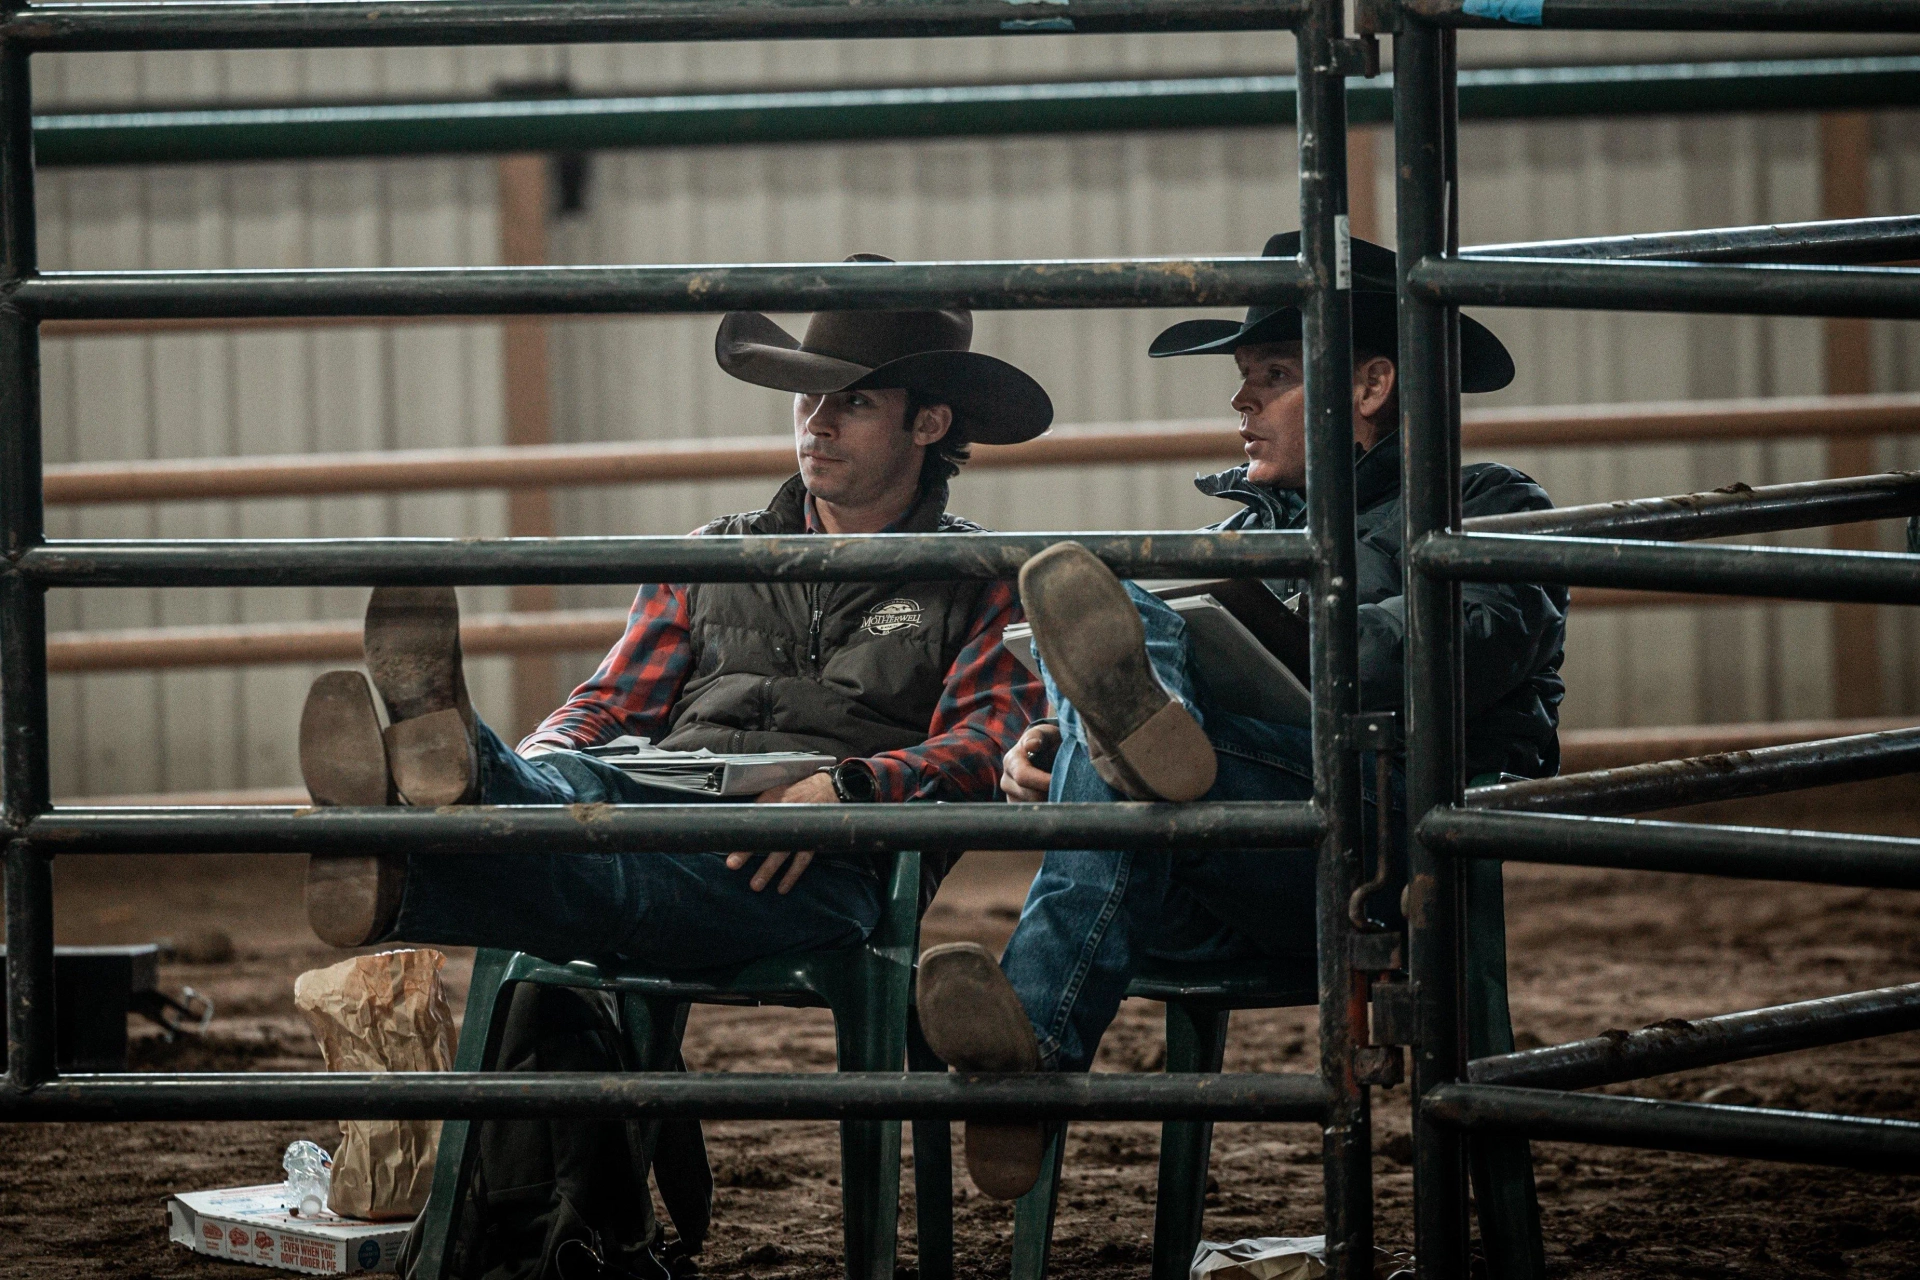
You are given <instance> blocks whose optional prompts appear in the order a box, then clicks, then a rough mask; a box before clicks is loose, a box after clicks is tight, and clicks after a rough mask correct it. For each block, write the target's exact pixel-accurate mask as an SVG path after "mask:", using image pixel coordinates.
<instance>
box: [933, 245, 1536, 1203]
mask: <svg viewBox="0 0 1920 1280" xmlns="http://www.w3.org/2000/svg"><path fill="white" fill-rule="evenodd" d="M1298 251H1299V236H1298V234H1297V233H1294V234H1287V235H1279V236H1275V237H1273V239H1271V240H1269V241H1268V242H1267V247H1266V254H1267V256H1269V257H1275V256H1283V257H1292V256H1294V255H1295V254H1297V253H1298ZM1353 272H1354V286H1353V287H1354V294H1353V344H1354V361H1353V363H1354V369H1353V389H1352V393H1353V431H1354V440H1355V444H1356V451H1357V454H1358V457H1357V461H1356V463H1355V468H1354V487H1355V504H1356V508H1357V521H1356V524H1357V527H1356V533H1357V536H1358V562H1357V567H1358V571H1359V574H1358V591H1359V600H1360V607H1359V628H1360V696H1361V704H1362V705H1363V706H1364V707H1367V708H1369V709H1376V708H1387V707H1397V706H1399V705H1400V704H1401V701H1402V698H1403V686H1402V678H1403V656H1402V655H1403V644H1404V638H1405V628H1406V615H1405V609H1404V602H1403V599H1402V596H1401V558H1402V548H1401V500H1400V457H1399V435H1398V409H1397V403H1396V397H1395V388H1396V376H1395V373H1396V371H1395V360H1396V356H1397V351H1398V341H1397V334H1396V330H1395V301H1394V295H1393V288H1394V256H1393V254H1392V252H1390V251H1389V250H1386V249H1383V248H1381V247H1379V246H1378V245H1373V244H1368V243H1366V242H1364V241H1359V240H1356V241H1354V242H1353ZM1460 330H1461V333H1460V346H1461V385H1462V388H1463V389H1464V390H1466V391H1494V390H1498V389H1499V388H1500V387H1503V386H1505V385H1506V384H1507V383H1508V382H1509V381H1511V380H1512V378H1513V361H1512V359H1511V358H1510V357H1509V356H1508V354H1507V352H1506V349H1505V348H1504V347H1503V346H1501V344H1500V340H1499V339H1498V338H1496V337H1495V336H1494V335H1493V334H1492V333H1491V332H1489V331H1488V330H1487V329H1486V328H1485V327H1484V326H1482V325H1480V324H1479V323H1478V322H1476V321H1474V320H1471V319H1469V318H1467V317H1465V316H1462V317H1461V319H1460ZM1208 353H1211V354H1219V355H1230V356H1232V357H1233V359H1234V361H1235V363H1236V364H1237V365H1238V366H1239V371H1240V388H1239V390H1238V392H1237V393H1236V394H1235V395H1234V397H1233V407H1234V409H1235V410H1236V411H1237V412H1238V413H1239V415H1240V435H1241V437H1242V439H1243V440H1244V441H1245V448H1246V453H1247V462H1246V463H1245V464H1244V465H1242V466H1238V467H1235V468H1233V469H1232V470H1230V471H1226V472H1223V473H1221V474H1219V475H1215V476H1208V477H1205V478H1204V479H1201V480H1200V481H1199V482H1198V484H1199V487H1200V490H1201V491H1202V492H1203V493H1208V494H1213V495H1215V496H1218V497H1222V498H1227V499H1229V500H1231V501H1235V502H1239V503H1242V504H1244V505H1243V507H1242V509H1241V510H1240V511H1238V512H1236V513H1235V514H1234V515H1232V516H1230V517H1228V518H1227V519H1226V520H1223V521H1221V522H1220V523H1219V524H1217V525H1214V526H1212V528H1214V529H1289V528H1299V527H1302V526H1303V525H1304V524H1305V522H1306V500H1305V495H1304V494H1303V493H1302V489H1303V487H1304V485H1305V483H1306V433H1305V413H1304V409H1305V405H1304V386H1305V383H1304V369H1303V358H1304V352H1303V350H1302V336H1301V318H1300V312H1299V311H1298V309H1296V308H1291V307H1282V308H1274V307H1256V308H1254V309H1252V310H1250V311H1249V312H1248V313H1247V318H1246V320H1245V321H1244V322H1236V321H1232V320H1190V321H1187V322H1185V323H1183V324H1177V325H1175V326H1173V327H1172V328H1170V329H1168V330H1167V331H1166V332H1164V333H1162V334H1161V335H1160V336H1159V337H1158V338H1156V339H1155V340H1154V342H1153V345H1152V347H1151V348H1150V350H1149V354H1150V355H1153V356H1156V357H1159V356H1182V355H1199V354H1208ZM1461 496H1462V506H1463V510H1464V512H1465V514H1467V515H1469V516H1476V515H1491V514H1495V513H1500V512H1509V511H1527V510H1534V509H1537V508H1541V507H1547V506H1550V505H1552V504H1551V502H1550V500H1549V499H1548V497H1547V495H1546V493H1545V491H1543V490H1542V489H1541V488H1540V487H1539V486H1538V485H1536V484H1535V483H1534V482H1533V481H1532V480H1530V479H1528V478H1527V477H1526V476H1524V475H1522V474H1521V473H1520V472H1518V471H1515V470H1514V469H1513V468H1511V467H1504V466H1500V465H1498V464H1495V463H1476V464H1473V465H1471V466H1467V467H1464V468H1463V469H1462V473H1461ZM1267 585H1268V586H1269V587H1270V588H1271V589H1272V590H1273V591H1274V592H1275V593H1276V594H1277V595H1279V596H1280V598H1281V599H1283V600H1284V599H1286V598H1288V597H1290V596H1292V595H1294V594H1295V593H1296V592H1299V591H1301V590H1304V589H1305V587H1306V584H1305V583H1304V582H1270V583H1268V584H1267ZM1020 589H1021V598H1022V602H1023V604H1024V605H1025V607H1026V609H1027V615H1028V619H1029V621H1030V622H1031V623H1032V626H1033V631H1034V642H1035V644H1036V645H1037V647H1038V648H1039V651H1040V654H1041V658H1042V661H1043V665H1044V672H1045V675H1046V679H1047V685H1048V689H1047V692H1048V696H1049V699H1050V700H1051V702H1052V704H1053V707H1054V709H1055V712H1056V714H1057V715H1058V717H1059V722H1058V724H1057V725H1056V724H1045V723H1043V724H1036V725H1035V726H1033V727H1032V728H1029V729H1028V730H1027V732H1026V733H1025V734H1024V735H1023V736H1022V737H1021V740H1020V741H1019V742H1018V743H1016V744H1015V746H1014V749H1013V750H1012V751H1010V752H1008V753H1007V756H1006V759H1005V762H1004V773H1003V777H1002V782H1001V786H1002V789H1003V790H1004V791H1006V792H1007V794H1008V795H1010V796H1012V797H1013V798H1015V799H1019V800H1040V799H1046V798H1051V799H1053V800H1057V801H1101V800H1120V799H1134V800H1195V799H1200V798H1203V797H1204V798H1206V799H1210V800H1305V799H1309V798H1311V796H1312V794H1313V744H1312V737H1311V735H1310V734H1309V733H1308V731H1307V730H1306V729H1304V728H1300V727H1296V726H1291V725H1281V724H1273V723H1268V722H1265V721H1261V720H1256V719H1253V718H1251V717H1248V716H1245V715H1241V714H1236V709H1235V708H1233V707H1231V706H1228V705H1224V704H1223V703H1222V702H1220V701H1219V700H1216V699H1214V698H1212V697H1210V696H1209V694H1208V691H1207V689H1206V687H1205V683H1204V680H1202V679H1201V678H1200V677H1199V675H1198V674H1197V673H1196V672H1195V671H1194V670H1193V667H1192V663H1191V662H1190V658H1189V652H1188V648H1187V643H1186V637H1185V626H1184V624H1183V623H1182V622H1181V620H1180V618H1179V616H1178V615H1177V614H1176V613H1174V612H1173V610H1172V609H1170V608H1168V607H1167V605H1166V604H1164V603H1163V602H1161V601H1159V600H1158V599H1156V598H1154V597H1153V596H1151V595H1148V594H1147V593H1145V592H1143V591H1141V590H1140V589H1139V588H1137V587H1135V586H1133V585H1132V584H1125V583H1121V582H1120V581H1118V580H1117V579H1116V578H1115V577H1114V575H1113V574H1112V573H1111V572H1110V571H1108V569H1107V568H1106V566H1105V565H1103V564H1102V563H1101V562H1100V561H1099V560H1097V559H1096V558H1094V556H1093V555H1092V554H1091V553H1089V552H1088V551H1087V550H1086V549H1085V548H1083V547H1081V546H1079V545H1078V544H1077V543H1071V542H1067V543H1061V544H1058V545H1056V546H1053V547H1050V548H1048V549H1047V550H1046V551H1045V552H1043V553H1041V554H1040V555H1038V556H1035V557H1034V558H1033V559H1032V560H1030V561H1029V562H1028V563H1027V565H1026V567H1025V568H1024V569H1023V570H1022V572H1021V575H1020ZM1461 596H1462V604H1463V610H1464V615H1465V617H1464V621H1465V640H1466V652H1465V658H1466V703H1467V712H1468V715H1467V731H1466V733H1467V737H1466V759H1467V768H1468V771H1469V776H1472V775H1475V774H1480V773H1488V772H1507V773H1516V774H1523V775H1526V776H1529V777H1540V776H1546V775H1549V774H1552V773H1554V772H1555V771H1556V770H1557V769H1558V767H1559V746H1558V737H1557V726H1558V722H1559V704H1560V699H1561V694H1562V692H1563V689H1564V686H1563V685H1562V683H1561V680H1560V675H1559V667H1560V657H1561V647H1562V644H1563V640H1564V633H1565V614H1566V607H1567V594H1566V590H1565V589H1564V588H1562V587H1546V586H1532V585H1520V584H1502V583H1484V584H1483V583H1466V584H1462V588H1461ZM1396 786H1397V780H1396ZM1377 800H1378V797H1376V796H1374V795H1372V794H1371V793H1369V794H1368V795H1367V797H1366V802H1367V804H1368V806H1369V808H1371V806H1372V805H1373V804H1374V803H1375V802H1376V801H1377ZM1388 803H1389V804H1390V805H1396V804H1397V802H1396V801H1395V799H1394V798H1393V797H1388ZM1372 826H1373V824H1372V823H1371V822H1369V823H1368V829H1369V830H1371V829H1372ZM1314 866H1315V858H1314V855H1313V853H1312V852H1310V851H1306V850H1289V851H1254V850H1249V851H1230V852H1212V853H1175V854H1171V855H1169V854H1140V853H1121V852H1113V851H1065V852H1062V851H1055V852H1049V853H1048V854H1047V856H1046V861H1045V862H1044V864H1043V865H1042V867H1041V871H1040V874H1039V875H1038V876H1037V877H1036V878H1035V880H1034V883H1033V887H1032V889H1031V891H1030V892H1029V894H1028V897H1027V905H1026V909H1025V911H1024V912H1023V913H1022V915H1021V918H1020V924H1019V927H1018V928H1017V929H1016V930H1015V931H1014V934H1013V938H1012V940H1011V941H1010V942H1009V943H1008V945H1007V950H1006V953H1005V955H1004V956H1003V957H1002V959H1001V961H1000V963H999V964H995V962H994V960H993V958H992V957H991V956H990V955H988V954H987V953H986V952H985V951H984V950H983V949H981V948H980V947H978V946H975V945H973V944H970V943H956V944H952V945H949V946H943V947H935V948H933V949H932V950H930V951H928V952H927V954H926V955H925V956H923V957H922V958H921V964H920V976H919V984H920V992H919V1009H920V1018H921V1025H922V1027H923V1028H924V1029H925V1031H926V1034H927V1039H928V1042H929V1043H930V1044H931V1045H932V1047H933V1048H934V1050H935V1051H936V1052H937V1053H939V1054H940V1056H941V1057H942V1058H944V1059H946V1060H947V1061H948V1062H949V1063H952V1064H953V1065H955V1066H958V1067H961V1068H962V1069H967V1070H979V1071H1031V1070H1036V1069H1041V1070H1062V1071H1084V1070H1086V1069H1087V1068H1088V1066H1089V1065H1090V1064H1091V1062H1092V1060H1093V1055H1094V1051H1095V1050H1096V1049H1097V1048H1098V1047H1099V1043H1100V1037H1101V1035H1102V1034H1103V1033H1104V1032H1105V1030H1106V1027H1107V1025H1108V1024H1109V1023H1110V1022H1111V1021H1112V1020H1113V1016H1114V1014H1115V1012H1116V1011H1117V1010H1118V1008H1119V1005H1120V1001H1121V999H1122V997H1123V996H1124V994H1125V992H1126V988H1127V983H1128V981H1129V979H1130V978H1131V977H1132V974H1133V972H1134V969H1135V967H1136V965H1137V962H1138V961H1139V960H1140V959H1143V958H1146V957H1155V958H1163V959H1176V960H1188V961H1204V960H1232V959H1243V958H1251V957H1258V956H1269V957H1286V956H1290V955H1291V956H1298V957H1301V958H1307V957H1311V956H1312V955H1313V952H1314V901H1315V899H1314ZM1396 897H1397V890H1394V889H1390V890H1388V891H1387V892H1385V893H1382V894H1380V895H1378V904H1377V905H1378V907H1379V908H1381V909H1382V910H1384V911H1385V912H1386V913H1387V914H1396V913H1395V912H1394V911H1393V901H1394V899H1395V898H1396ZM967 1153H968V1164H969V1168H970V1169H971V1171H972V1173H973V1177H974V1181H975V1182H976V1183H977V1184H978V1185H980V1187H981V1189H982V1190H985V1191H987V1192H989V1193H990V1194H994V1195H1000V1196H1015V1195H1019V1194H1021V1193H1022V1192H1024V1191H1025V1190H1026V1189H1027V1188H1028V1187H1030V1186H1031V1185H1032V1184H1033V1180H1034V1178H1035V1176H1037V1174H1038V1171H1039V1164H1040V1154H1041V1141H1040V1131H1039V1128H1038V1126H1034V1125H981V1124H977V1123H976V1124H973V1125H970V1126H969V1127H968V1131H967Z"/></svg>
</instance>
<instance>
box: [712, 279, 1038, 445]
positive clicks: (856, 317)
mask: <svg viewBox="0 0 1920 1280" xmlns="http://www.w3.org/2000/svg"><path fill="white" fill-rule="evenodd" d="M847 261H848V262H890V261H892V259H890V258H882V257H878V256H876V255H874V254H870V253H856V254H854V255H853V256H852V257H851V258H848V259H847ZM972 342H973V313H972V312H970V311H816V312H815V313H814V314H813V315H812V316H811V317H810V318H809V319H808V320H807V330H806V334H805V336H803V337H800V338H795V337H794V336H793V335H792V334H790V333H788V332H787V331H786V330H785V329H782V328H781V327H780V326H779V325H777V324H775V323H774V322H773V321H772V320H770V319H768V318H767V317H766V316H763V315H761V314H760V313H759V312H757V311H733V312H729V313H728V314H727V315H726V316H725V317H724V318H723V319H722V320H721V321H720V331H719V332H718V333H717V334H715V335H714V339H713V354H714V358H715V359H716V360H718V361H719V362H720V367H721V368H722V369H725V370H726V371H727V372H728V373H730V374H732V375H733V376H734V377H736V378H739V379H740V380H741V381H743V382H751V383H753V384H754V385H756V386H761V387H772V388H773V389H774V390H776V391H796V392H801V393H804V394H809V395H824V394H826V393H827V392H830V391H854V390H858V389H860V388H863V387H864V388H869V389H874V390H879V389H882V388H887V387H904V388H906V389H907V390H909V391H916V392H919V393H920V394H921V395H923V396H926V397H927V398H928V399H931V400H934V401H937V402H939V403H941V404H945V405H947V406H948V407H950V408H951V409H952V410H953V432H954V434H955V435H956V436H963V437H965V438H966V439H967V440H970V441H978V442H979V443H981V444H1018V443H1019V442H1020V441H1022V440H1031V439H1033V438H1034V437H1035V436H1037V435H1039V434H1040V433H1041V432H1043V431H1045V430H1046V429H1047V427H1048V425H1049V424H1050V423H1052V421H1053V401H1051V400H1049V399H1048V398H1047V393H1046V390H1045V389H1044V388H1042V387H1041V385H1040V384H1039V383H1038V382H1035V381H1034V380H1033V379H1032V378H1030V377H1028V376H1027V375H1026V374H1025V373H1022V372H1021V371H1020V370H1018V369H1016V368H1014V367H1013V366H1012V365H1010V364H1008V363H1007V362H1006V361H1004V360H996V359H994V358H993V357H992V356H989V355H982V354H981V353H980V352H978V351H969V350H968V349H967V348H968V347H969V346H970V345H972Z"/></svg>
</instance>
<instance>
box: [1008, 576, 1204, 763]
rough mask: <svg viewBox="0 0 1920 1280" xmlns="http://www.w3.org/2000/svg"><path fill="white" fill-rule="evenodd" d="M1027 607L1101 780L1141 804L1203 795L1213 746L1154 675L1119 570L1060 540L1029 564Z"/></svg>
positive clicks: (1024, 587)
mask: <svg viewBox="0 0 1920 1280" xmlns="http://www.w3.org/2000/svg"><path fill="white" fill-rule="evenodd" d="M1020 601H1021V604H1022V605H1023V606H1024V607H1025V609H1026V613H1027V621H1028V622H1029V623H1031V624H1032V626H1033V641H1034V644H1035V645H1037V646H1038V647H1039V649H1040V657H1041V659H1042V660H1043V661H1045V663H1046V664H1047V671H1048V672H1049V673H1050V674H1051V675H1052V676H1053V679H1054V683H1056V684H1057V685H1059V687H1060V692H1061V693H1062V694H1064V695H1065V696H1066V699H1067V701H1068V702H1071V703H1072V704H1073V705H1074V707H1075V708H1076V709H1077V710H1078V711H1079V712H1080V718H1081V720H1082V721H1083V722H1084V723H1085V725H1086V727H1087V731H1088V742H1087V747H1088V755H1089V758H1090V759H1091V761H1092V763H1093V767H1094V770H1095V772H1097V773H1098V774H1099V775H1100V776H1101V777H1102V778H1104V779H1105V780H1106V782H1107V783H1108V785H1109V786H1112V787H1113V788H1114V789H1115V790H1117V791H1119V792H1120V793H1121V794H1123V795H1126V796H1128V797H1130V798H1132V799H1135V800H1197V799H1199V798H1200V797H1201V796H1203V795H1205V794H1206V793H1207V791H1208V789H1209V788H1211V787H1212V786H1213V779H1214V774H1215V771H1216V769H1217V767H1218V765H1217V761H1216V760H1215V759H1214V754H1213V744H1212V743H1211V742H1209V741H1207V735H1206V732H1205V731H1204V730H1203V729H1201V727H1200V725H1199V722H1198V721H1196V720H1195V719H1194V718H1193V716H1192V714H1191V713H1189V712H1188V711H1187V709H1186V707H1184V706H1182V705H1181V704H1180V703H1179V702H1178V701H1176V700H1175V699H1174V698H1173V697H1172V696H1171V695H1169V694H1168V693H1167V690H1166V687H1165V686H1164V685H1162V684H1161V683H1160V678H1159V677H1158V676H1156V675H1155V674H1154V673H1153V664H1152V662H1151V661H1150V660H1149V659H1148V657H1147V635H1146V629H1145V628H1144V627H1143V626H1142V625H1141V623H1140V610H1139V607H1138V606H1137V605H1135V604H1134V601H1133V597H1131V596H1129V595H1128V594H1127V589H1126V588H1125V587H1124V586H1122V585H1121V584H1120V580H1119V579H1118V578H1116V577H1114V576H1113V571H1112V570H1111V569H1109V568H1107V566H1106V565H1105V564H1104V563H1102V562H1101V560H1100V558H1099V557H1097V556H1095V555H1094V554H1093V553H1092V552H1091V551H1088V550H1087V549H1086V548H1085V547H1083V546H1081V545H1080V544H1079V543H1077V542H1057V543H1055V544H1054V545H1053V546H1051V547H1048V548H1047V549H1046V550H1045V551H1042V552H1041V553H1040V554H1039V555H1037V556H1035V557H1033V558H1032V559H1031V560H1029V561H1027V563H1026V564H1025V565H1024V566H1022V568H1021V570H1020Z"/></svg>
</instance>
